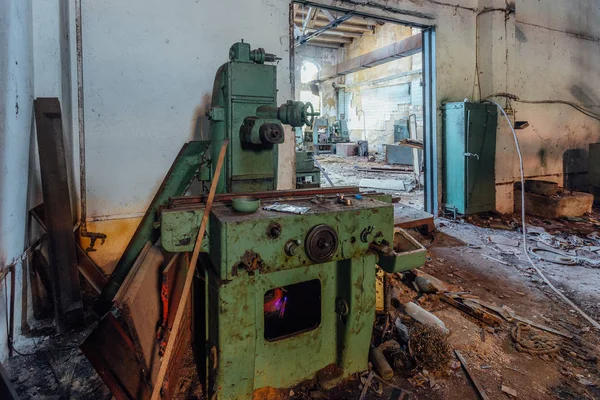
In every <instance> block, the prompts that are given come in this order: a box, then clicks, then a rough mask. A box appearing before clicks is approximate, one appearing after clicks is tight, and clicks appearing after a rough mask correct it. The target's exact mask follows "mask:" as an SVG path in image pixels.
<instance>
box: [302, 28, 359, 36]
mask: <svg viewBox="0 0 600 400" xmlns="http://www.w3.org/2000/svg"><path fill="white" fill-rule="evenodd" d="M312 31H313V30H312V29H308V33H310V32H312ZM327 35H336V36H342V37H346V38H353V39H356V38H360V37H362V33H355V32H343V31H339V30H338V28H333V29H330V30H328V31H327Z"/></svg>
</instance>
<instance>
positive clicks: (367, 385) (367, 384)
mask: <svg viewBox="0 0 600 400" xmlns="http://www.w3.org/2000/svg"><path fill="white" fill-rule="evenodd" d="M374 375H375V373H374V372H371V373H369V376H368V377H367V380H366V381H365V384H364V385H363V389H362V392H360V397H359V400H364V399H365V396H366V395H367V391H368V390H369V388H370V387H371V381H372V380H373V376H374Z"/></svg>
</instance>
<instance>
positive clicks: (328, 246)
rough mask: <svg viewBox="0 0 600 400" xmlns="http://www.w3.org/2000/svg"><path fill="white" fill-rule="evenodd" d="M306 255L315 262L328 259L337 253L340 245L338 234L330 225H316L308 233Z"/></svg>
mask: <svg viewBox="0 0 600 400" xmlns="http://www.w3.org/2000/svg"><path fill="white" fill-rule="evenodd" d="M304 243H305V250H306V255H307V256H308V258H310V259H311V260H312V261H314V262H318V263H322V262H325V261H328V260H329V259H331V257H333V255H334V254H335V252H336V250H337V247H338V235H337V232H336V231H335V229H333V228H332V227H331V226H329V225H325V224H321V225H316V226H314V227H313V228H312V229H311V230H310V232H308V235H306V241H305V242H304Z"/></svg>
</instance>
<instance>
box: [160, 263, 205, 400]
mask: <svg viewBox="0 0 600 400" xmlns="http://www.w3.org/2000/svg"><path fill="white" fill-rule="evenodd" d="M180 254H181V256H180V257H178V259H177V264H176V265H175V268H174V270H176V271H177V274H176V275H174V276H173V275H172V274H170V275H171V276H172V278H173V279H172V280H171V281H170V286H169V309H170V310H173V312H170V313H169V316H168V321H167V323H168V329H167V332H166V340H167V341H168V340H171V339H170V334H171V329H172V328H173V323H174V322H175V311H176V310H177V305H178V304H179V302H180V300H181V296H182V295H183V288H184V285H185V280H186V277H187V273H188V270H189V263H190V257H189V253H180ZM185 307H186V308H185V310H184V314H183V315H184V316H183V318H182V322H181V329H179V332H178V334H177V337H176V338H174V340H175V350H174V351H173V358H172V361H171V365H170V366H169V370H168V371H167V373H166V375H165V382H164V384H163V398H165V399H171V398H173V397H174V396H175V392H176V390H177V388H178V385H177V383H178V382H179V379H180V378H181V376H180V375H181V374H180V371H181V369H182V367H183V366H184V362H185V357H186V352H189V351H192V302H191V301H188V302H186V306H185ZM198 379H200V377H198Z"/></svg>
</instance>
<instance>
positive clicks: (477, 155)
mask: <svg viewBox="0 0 600 400" xmlns="http://www.w3.org/2000/svg"><path fill="white" fill-rule="evenodd" d="M463 156H465V157H475V158H476V159H477V160H479V154H475V153H463Z"/></svg>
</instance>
